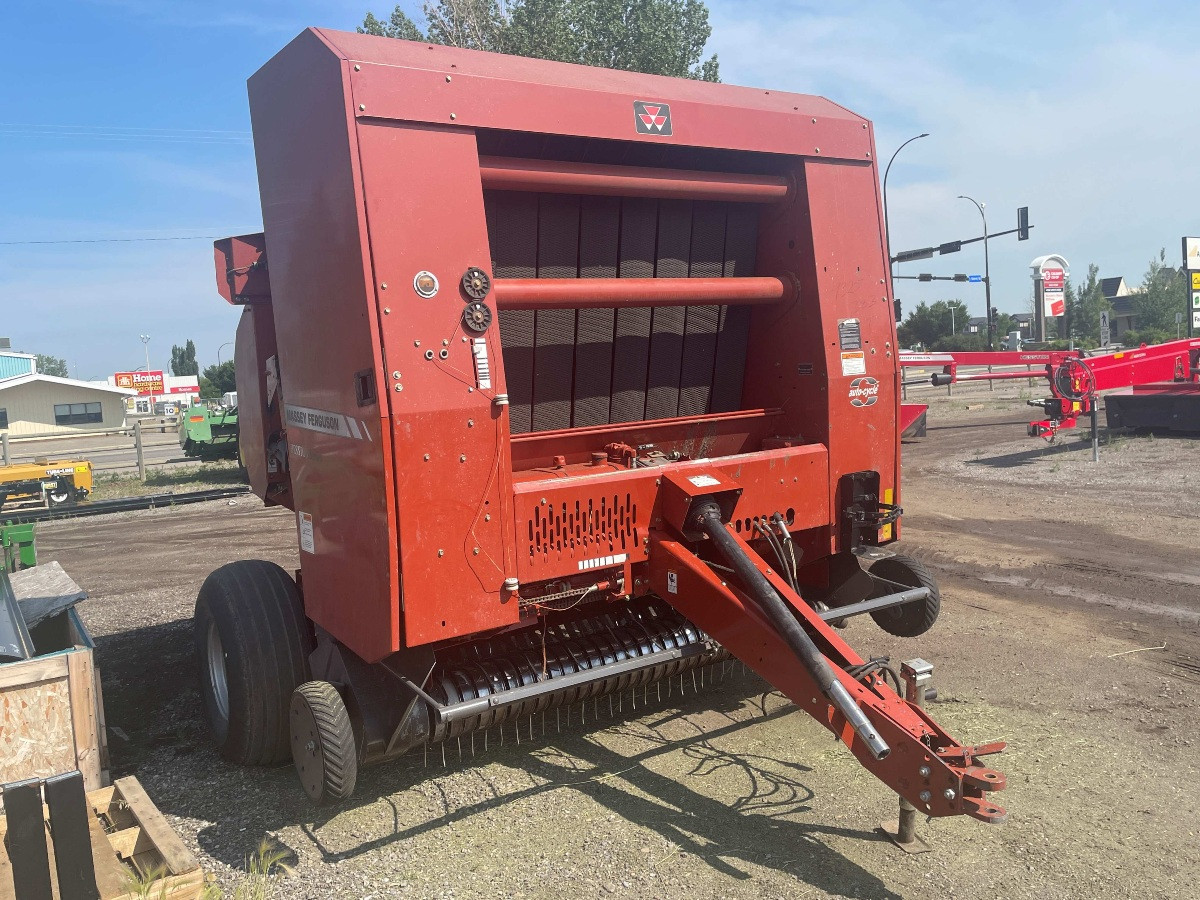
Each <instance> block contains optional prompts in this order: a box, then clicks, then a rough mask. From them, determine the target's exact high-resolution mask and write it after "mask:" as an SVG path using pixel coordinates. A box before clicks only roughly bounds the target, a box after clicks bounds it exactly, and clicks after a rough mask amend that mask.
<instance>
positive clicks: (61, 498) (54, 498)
mask: <svg viewBox="0 0 1200 900" xmlns="http://www.w3.org/2000/svg"><path fill="white" fill-rule="evenodd" d="M70 496H71V495H70V494H68V493H67V492H66V491H63V492H61V493H55V492H54V491H51V492H50V501H51V502H52V503H66V502H67V500H68V499H69V498H70Z"/></svg>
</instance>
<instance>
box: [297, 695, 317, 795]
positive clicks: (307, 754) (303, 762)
mask: <svg viewBox="0 0 1200 900" xmlns="http://www.w3.org/2000/svg"><path fill="white" fill-rule="evenodd" d="M291 714H292V715H291V718H292V721H291V732H292V733H291V743H292V762H293V763H294V764H295V766H296V774H297V775H298V776H300V784H301V785H302V786H303V787H304V792H305V793H306V794H308V796H309V797H310V798H311V799H313V800H316V801H318V802H320V801H321V798H322V797H323V795H324V793H325V755H324V753H323V752H322V747H321V733H320V729H319V728H318V727H317V720H316V717H315V716H314V715H313V711H312V707H310V706H309V705H308V700H307V699H306V698H304V697H303V696H300V695H298V694H297V695H293V697H292V708H291Z"/></svg>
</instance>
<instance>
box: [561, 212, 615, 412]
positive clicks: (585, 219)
mask: <svg viewBox="0 0 1200 900" xmlns="http://www.w3.org/2000/svg"><path fill="white" fill-rule="evenodd" d="M620 228H621V201H620V199H619V198H617V197H584V198H583V200H582V203H581V206H580V218H579V277H580V278H616V277H617V265H618V263H619V257H618V246H619V243H618V242H619V239H620ZM615 318H616V310H614V309H581V310H579V312H578V315H577V317H576V320H575V379H574V385H575V386H574V392H573V394H574V397H573V399H574V404H573V409H572V415H571V424H572V425H574V426H575V427H576V428H578V427H581V426H585V425H605V424H607V423H608V422H609V412H610V406H611V393H612V380H613V371H612V366H613V323H614V319H615Z"/></svg>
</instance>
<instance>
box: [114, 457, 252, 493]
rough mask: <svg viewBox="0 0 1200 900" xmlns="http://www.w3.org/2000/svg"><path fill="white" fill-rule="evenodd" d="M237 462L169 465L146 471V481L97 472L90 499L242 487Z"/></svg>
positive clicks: (133, 477) (223, 461) (128, 476)
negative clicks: (168, 466)
mask: <svg viewBox="0 0 1200 900" xmlns="http://www.w3.org/2000/svg"><path fill="white" fill-rule="evenodd" d="M244 483H245V479H244V478H242V474H241V471H240V470H239V469H238V464H237V462H235V461H233V460H228V461H226V460H222V461H219V462H206V463H201V464H199V465H195V466H179V465H177V466H171V467H170V468H166V469H164V468H152V469H147V470H146V480H145V481H142V480H141V479H140V478H138V477H137V475H123V474H118V473H116V472H100V473H98V474H97V475H96V478H95V483H94V484H93V486H92V494H91V499H93V500H117V499H119V498H122V497H144V496H146V495H147V494H164V493H167V492H168V491H203V490H207V489H209V488H221V487H233V486H235V485H239V484H244Z"/></svg>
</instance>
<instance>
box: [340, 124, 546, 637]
mask: <svg viewBox="0 0 1200 900" xmlns="http://www.w3.org/2000/svg"><path fill="white" fill-rule="evenodd" d="M358 140H359V147H360V153H361V159H362V171H363V185H364V193H365V195H366V205H367V219H368V221H369V222H370V229H371V258H372V261H373V264H374V270H375V281H376V285H377V290H376V296H377V298H378V299H377V302H378V310H379V322H380V329H381V334H382V341H383V352H384V357H385V360H386V372H387V374H386V377H385V379H384V381H385V386H384V390H385V392H386V393H387V397H388V405H389V407H390V410H391V415H392V421H391V436H390V437H391V441H392V442H393V444H394V448H395V467H396V469H395V471H396V500H397V507H398V511H399V519H398V526H397V532H398V533H397V538H398V540H399V544H400V559H401V571H402V579H403V598H404V611H403V624H404V638H405V641H406V643H407V644H408V645H409V646H414V645H416V644H423V643H429V642H431V641H437V640H444V639H446V638H452V637H459V636H462V635H469V634H473V633H475V632H478V631H483V630H486V629H489V628H497V627H500V626H503V625H508V624H511V623H514V622H516V621H517V618H518V613H517V608H516V607H517V604H516V603H514V602H503V601H505V600H508V595H507V594H505V595H503V597H502V594H501V585H502V583H503V581H504V579H505V578H506V577H510V576H514V575H515V574H516V572H515V560H514V551H513V537H512V535H511V534H509V533H506V529H507V528H508V527H510V524H508V523H511V521H512V519H511V512H510V510H511V496H512V463H511V459H510V455H509V437H508V427H509V426H508V413H507V407H505V406H496V405H494V404H493V403H492V398H493V397H494V396H495V395H497V394H500V393H504V392H505V381H504V371H503V368H504V367H503V365H502V363H501V353H500V339H499V329H498V327H497V324H496V319H495V304H494V298H492V297H491V296H489V297H488V301H487V302H488V304H489V306H490V308H491V309H492V315H493V319H492V325H491V326H490V327H489V328H488V329H487V331H485V332H484V333H483V335H482V336H483V337H484V338H486V341H487V344H486V346H487V351H488V357H489V362H490V369H491V385H490V386H486V387H485V386H483V385H481V384H479V383H478V382H477V380H476V370H475V364H474V360H473V357H472V349H471V339H472V338H474V337H476V336H477V335H476V333H475V332H466V331H464V327H463V324H462V312H463V305H464V297H465V295H464V294H463V292H462V290H461V278H462V275H463V273H464V272H465V271H466V270H467V269H468V268H470V267H471V266H478V267H480V268H481V269H483V270H484V271H489V270H490V268H491V265H490V258H491V257H490V250H489V247H488V236H487V226H486V222H485V218H484V208H483V190H482V188H481V187H480V181H479V152H478V148H477V147H476V144H475V136H474V134H473V133H471V132H469V131H465V130H463V129H458V128H431V127H428V126H423V127H412V126H408V125H405V124H403V123H377V122H362V123H360V124H359V128H358ZM420 271H429V272H432V273H433V274H434V275H435V276H437V279H438V281H439V283H440V289H439V290H438V292H437V294H436V296H434V297H432V298H429V299H426V298H423V297H421V296H418V294H417V293H416V291H415V290H414V289H413V278H414V276H415V275H416V274H417V273H418V272H420ZM384 285H387V287H386V288H385V287H384ZM566 374H567V376H568V378H567V381H568V389H569V381H570V379H569V374H570V373H569V372H567V373H566ZM568 400H569V397H568Z"/></svg>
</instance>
